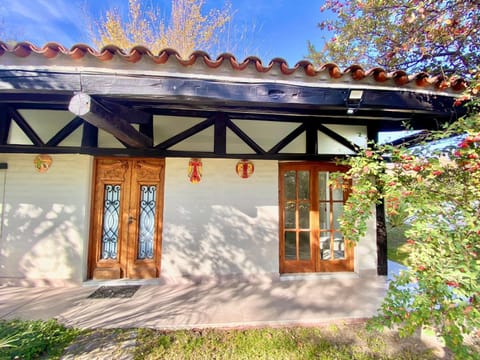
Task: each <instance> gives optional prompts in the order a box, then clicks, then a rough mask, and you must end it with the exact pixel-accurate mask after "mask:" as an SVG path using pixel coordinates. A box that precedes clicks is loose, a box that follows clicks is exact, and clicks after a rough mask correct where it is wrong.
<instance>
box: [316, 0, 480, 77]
mask: <svg viewBox="0 0 480 360" xmlns="http://www.w3.org/2000/svg"><path fill="white" fill-rule="evenodd" d="M321 11H322V12H326V13H328V14H330V15H331V16H329V20H326V21H323V22H321V23H319V24H318V26H319V27H320V28H321V29H324V30H328V31H330V32H333V33H334V36H333V37H332V38H331V39H330V40H329V41H326V43H325V46H324V47H323V48H322V49H321V50H317V49H316V48H315V47H314V46H313V45H312V44H311V43H309V45H308V46H309V47H308V50H309V58H310V59H311V60H312V61H313V62H315V63H317V64H324V63H326V62H335V63H337V64H339V65H340V66H344V67H345V66H349V65H351V64H352V63H354V62H357V63H359V64H361V65H365V66H381V67H384V68H385V69H388V70H393V69H395V70H397V69H402V70H405V71H412V72H413V71H426V70H428V71H429V72H432V71H435V72H440V71H443V72H446V73H449V72H454V73H456V74H457V75H460V74H462V75H466V74H468V73H469V72H470V71H471V70H472V69H475V67H476V66H477V65H478V64H479V63H480V30H479V29H480V2H478V0H326V2H325V4H324V6H322V8H321ZM331 13H333V14H331Z"/></svg>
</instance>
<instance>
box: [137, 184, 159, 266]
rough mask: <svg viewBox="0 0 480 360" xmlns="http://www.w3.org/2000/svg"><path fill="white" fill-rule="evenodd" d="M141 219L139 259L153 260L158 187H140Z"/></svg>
mask: <svg viewBox="0 0 480 360" xmlns="http://www.w3.org/2000/svg"><path fill="white" fill-rule="evenodd" d="M140 194H141V195H140V217H139V221H138V258H139V259H153V244H154V241H153V238H154V234H155V210H156V208H157V206H156V195H157V187H156V186H155V185H142V186H141V187H140Z"/></svg>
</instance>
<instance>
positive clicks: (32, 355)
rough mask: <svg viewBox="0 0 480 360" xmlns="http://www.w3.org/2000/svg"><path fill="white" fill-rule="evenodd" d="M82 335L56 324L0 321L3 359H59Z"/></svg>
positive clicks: (50, 322)
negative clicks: (79, 335)
mask: <svg viewBox="0 0 480 360" xmlns="http://www.w3.org/2000/svg"><path fill="white" fill-rule="evenodd" d="M79 333H80V332H79V330H75V329H69V328H66V327H64V326H62V325H60V324H58V323H57V322H56V321H55V320H49V321H18V320H14V321H0V339H1V340H0V343H3V345H5V346H0V359H25V360H28V359H38V358H41V357H43V358H45V357H47V358H48V359H54V358H58V357H59V356H60V355H61V354H62V352H63V350H64V348H65V346H66V345H68V344H69V343H70V342H71V341H72V340H73V339H74V338H75V337H76V336H77V335H78V334H79Z"/></svg>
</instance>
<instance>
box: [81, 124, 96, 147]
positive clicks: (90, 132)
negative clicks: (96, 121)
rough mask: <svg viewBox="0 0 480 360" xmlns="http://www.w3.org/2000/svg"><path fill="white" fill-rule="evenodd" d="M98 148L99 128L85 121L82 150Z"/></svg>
mask: <svg viewBox="0 0 480 360" xmlns="http://www.w3.org/2000/svg"><path fill="white" fill-rule="evenodd" d="M96 147H98V128H97V127H95V126H93V125H92V124H90V123H88V122H86V121H85V122H84V123H83V131H82V148H96Z"/></svg>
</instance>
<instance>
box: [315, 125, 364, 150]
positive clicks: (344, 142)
mask: <svg viewBox="0 0 480 360" xmlns="http://www.w3.org/2000/svg"><path fill="white" fill-rule="evenodd" d="M317 126H318V130H319V131H321V132H322V133H324V134H325V135H327V136H328V137H330V138H332V139H333V140H335V141H336V142H339V143H340V144H342V145H343V146H345V147H346V148H348V149H350V150H352V151H353V152H355V153H356V152H358V150H359V148H358V146H357V145H355V144H352V142H351V141H350V140H347V139H345V138H344V137H343V136H341V135H339V134H337V133H336V132H335V131H333V130H330V129H329V128H327V127H326V126H323V125H322V124H318V125H317Z"/></svg>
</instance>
